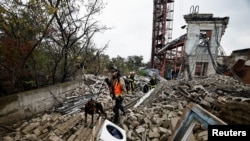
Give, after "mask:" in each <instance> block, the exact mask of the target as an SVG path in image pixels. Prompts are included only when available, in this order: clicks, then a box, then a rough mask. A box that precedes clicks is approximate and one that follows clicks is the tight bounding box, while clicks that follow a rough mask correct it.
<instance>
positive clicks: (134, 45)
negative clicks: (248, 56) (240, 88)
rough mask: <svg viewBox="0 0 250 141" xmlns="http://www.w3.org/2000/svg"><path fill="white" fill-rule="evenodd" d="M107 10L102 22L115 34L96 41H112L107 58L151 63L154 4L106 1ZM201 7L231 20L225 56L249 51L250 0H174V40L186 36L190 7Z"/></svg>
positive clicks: (224, 41) (142, 0) (141, 0)
mask: <svg viewBox="0 0 250 141" xmlns="http://www.w3.org/2000/svg"><path fill="white" fill-rule="evenodd" d="M104 1H105V2H107V6H106V8H105V9H104V12H103V13H102V15H101V17H100V20H101V22H102V23H103V24H105V25H107V26H109V27H113V29H112V30H110V31H106V32H104V33H102V34H98V35H97V36H96V37H95V42H96V44H97V46H99V47H101V46H103V45H104V44H105V43H107V42H108V41H109V47H108V48H107V50H105V54H107V55H109V56H110V57H111V58H112V57H117V56H118V55H119V56H121V57H124V58H127V57H128V56H133V55H137V56H143V58H144V60H143V61H144V62H148V61H150V57H151V44H152V26H153V25H152V23H153V0H104ZM192 5H194V6H196V5H198V6H199V13H212V14H213V15H214V17H227V16H228V17H229V23H228V26H227V28H226V31H225V34H224V35H223V37H222V40H221V46H222V48H223V49H224V50H225V52H226V55H230V54H231V52H232V51H233V50H238V49H244V48H250V27H249V26H250V18H249V17H250V16H249V14H250V0H237V1H235V0H175V2H174V18H173V20H174V21H173V34H172V37H173V40H174V39H176V38H178V37H179V36H181V35H182V34H184V33H186V30H183V29H181V28H180V27H181V26H182V25H185V24H186V22H185V20H184V19H183V15H186V14H189V12H190V7H191V6H192Z"/></svg>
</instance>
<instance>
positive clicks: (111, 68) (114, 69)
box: [109, 66, 119, 72]
mask: <svg viewBox="0 0 250 141" xmlns="http://www.w3.org/2000/svg"><path fill="white" fill-rule="evenodd" d="M109 71H110V72H116V71H119V70H118V69H117V67H115V66H112V67H110V69H109Z"/></svg>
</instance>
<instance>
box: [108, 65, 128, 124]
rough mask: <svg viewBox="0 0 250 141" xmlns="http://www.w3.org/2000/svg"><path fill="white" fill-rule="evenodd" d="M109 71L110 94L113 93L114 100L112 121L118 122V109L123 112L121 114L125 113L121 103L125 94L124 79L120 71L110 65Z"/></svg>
mask: <svg viewBox="0 0 250 141" xmlns="http://www.w3.org/2000/svg"><path fill="white" fill-rule="evenodd" d="M110 73H111V84H112V89H111V90H112V92H111V93H112V94H113V95H114V100H115V106H114V108H113V111H114V113H115V117H114V123H118V120H119V110H121V111H122V112H123V115H125V110H124V107H123V105H122V101H123V98H124V96H125V94H126V92H127V91H126V86H125V82H124V79H123V78H122V77H121V75H120V71H119V70H118V69H117V68H115V67H112V68H111V69H110Z"/></svg>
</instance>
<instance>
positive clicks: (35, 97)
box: [0, 81, 82, 124]
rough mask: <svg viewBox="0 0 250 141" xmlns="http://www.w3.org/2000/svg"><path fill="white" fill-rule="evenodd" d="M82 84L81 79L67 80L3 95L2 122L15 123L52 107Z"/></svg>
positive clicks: (1, 106)
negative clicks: (49, 85) (75, 80)
mask: <svg viewBox="0 0 250 141" xmlns="http://www.w3.org/2000/svg"><path fill="white" fill-rule="evenodd" d="M80 86H82V84H81V83H80V82H79V81H77V82H67V83H63V84H58V85H54V86H51V87H47V88H41V89H36V90H31V91H27V92H22V93H17V94H13V95H9V96H6V97H1V98H0V124H7V123H8V124H9V123H14V122H16V121H19V120H22V119H26V118H30V117H32V116H34V115H36V114H38V113H41V112H43V111H46V110H48V109H51V108H53V107H54V106H55V104H58V101H62V98H65V95H66V94H67V93H72V92H73V91H74V90H75V89H77V87H80ZM55 97H57V98H55ZM57 100H58V101H57ZM17 117H18V118H17Z"/></svg>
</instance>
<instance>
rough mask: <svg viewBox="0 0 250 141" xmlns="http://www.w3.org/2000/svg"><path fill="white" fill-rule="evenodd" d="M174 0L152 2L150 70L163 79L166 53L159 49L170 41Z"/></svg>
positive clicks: (155, 0)
mask: <svg viewBox="0 0 250 141" xmlns="http://www.w3.org/2000/svg"><path fill="white" fill-rule="evenodd" d="M173 9H174V0H154V8H153V33H152V34H153V35H152V50H151V68H154V69H158V70H159V74H160V76H162V77H164V72H165V60H166V53H165V52H161V49H163V47H164V46H165V45H166V44H167V43H168V42H169V41H171V39H172V30H173V28H172V27H173V12H174V10H173Z"/></svg>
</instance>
